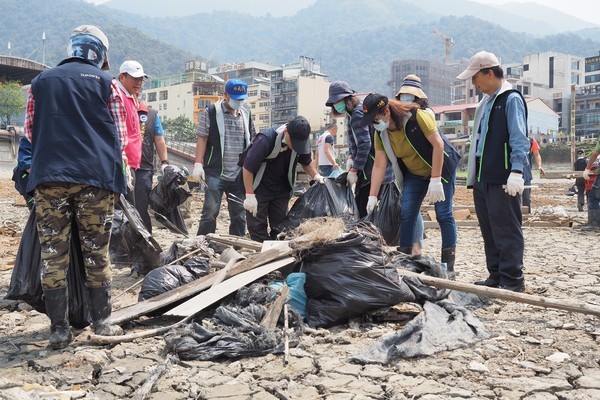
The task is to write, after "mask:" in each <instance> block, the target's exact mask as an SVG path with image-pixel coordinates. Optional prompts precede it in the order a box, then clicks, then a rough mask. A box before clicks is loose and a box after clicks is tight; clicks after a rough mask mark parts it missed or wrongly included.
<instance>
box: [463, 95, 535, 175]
mask: <svg viewBox="0 0 600 400" xmlns="http://www.w3.org/2000/svg"><path fill="white" fill-rule="evenodd" d="M510 93H518V94H519V96H521V98H522V99H523V106H524V107H525V118H527V103H526V102H525V99H524V98H523V95H522V94H521V92H519V91H518V90H507V91H505V92H503V93H501V94H499V95H498V96H496V99H494V104H492V108H491V110H490V118H489V121H488V130H487V134H486V135H485V142H484V144H483V151H482V153H481V160H480V166H479V168H480V170H479V176H480V179H479V181H480V182H487V183H494V184H497V185H502V184H505V183H506V180H507V179H508V176H509V175H510V171H511V170H512V164H511V163H510V154H511V152H512V148H511V147H510V142H509V134H508V122H507V120H506V101H507V99H508V95H509V94H510ZM471 145H474V144H473V143H472V144H471ZM521 172H523V171H521Z"/></svg>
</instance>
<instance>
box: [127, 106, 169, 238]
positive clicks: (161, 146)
mask: <svg viewBox="0 0 600 400" xmlns="http://www.w3.org/2000/svg"><path fill="white" fill-rule="evenodd" d="M138 117H139V123H140V130H141V132H142V160H141V161H140V167H139V168H138V169H137V170H136V171H135V187H134V193H135V208H136V210H138V212H139V213H140V217H141V218H142V221H143V222H144V226H145V227H146V229H147V230H148V232H150V233H152V221H151V219H150V214H148V200H149V198H150V191H151V190H152V177H153V176H154V164H155V163H154V153H158V158H159V160H160V168H161V172H164V170H165V168H166V167H167V165H169V160H168V155H167V143H166V142H165V131H164V130H163V127H162V123H161V122H160V118H159V117H158V112H157V111H156V110H155V109H153V108H151V107H148V106H147V105H146V103H144V102H140V106H139V108H138ZM155 149H156V150H155Z"/></svg>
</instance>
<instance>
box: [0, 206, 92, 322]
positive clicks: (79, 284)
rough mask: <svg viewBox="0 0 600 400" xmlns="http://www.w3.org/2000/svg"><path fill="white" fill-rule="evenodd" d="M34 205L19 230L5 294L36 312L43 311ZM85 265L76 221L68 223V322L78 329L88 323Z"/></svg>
mask: <svg viewBox="0 0 600 400" xmlns="http://www.w3.org/2000/svg"><path fill="white" fill-rule="evenodd" d="M36 220H37V218H36V215H35V206H34V207H33V209H32V210H31V212H30V214H29V219H28V220H27V224H26V225H25V229H23V235H22V236H21V243H20V244H19V250H18V251H17V257H16V260H15V265H14V267H13V272H12V276H11V280H10V285H9V287H8V293H7V294H6V297H5V299H6V300H21V301H24V302H25V303H27V304H29V305H30V306H31V307H33V308H34V309H35V310H36V311H38V312H41V313H44V314H45V313H46V305H45V303H44V299H43V291H42V258H41V247H40V241H39V237H38V233H37V227H36ZM85 277H86V273H85V267H84V264H83V254H82V253H81V246H80V243H79V231H78V228H77V223H75V222H73V224H72V226H71V259H70V262H69V270H68V272H67V287H68V292H69V322H70V324H71V326H73V327H75V328H77V329H82V328H85V327H86V326H88V325H90V323H91V316H90V311H89V307H88V304H89V303H90V302H89V295H88V291H87V287H86V286H85Z"/></svg>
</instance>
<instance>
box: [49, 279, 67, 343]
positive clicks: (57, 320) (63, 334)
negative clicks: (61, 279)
mask: <svg viewBox="0 0 600 400" xmlns="http://www.w3.org/2000/svg"><path fill="white" fill-rule="evenodd" d="M43 292H44V303H45V304H46V315H48V318H50V340H49V346H50V348H52V349H54V350H60V349H64V348H65V347H67V346H68V345H69V343H70V342H71V340H72V339H73V336H72V335H71V329H70V328H69V292H68V289H67V287H66V286H65V287H63V288H57V289H44V290H43Z"/></svg>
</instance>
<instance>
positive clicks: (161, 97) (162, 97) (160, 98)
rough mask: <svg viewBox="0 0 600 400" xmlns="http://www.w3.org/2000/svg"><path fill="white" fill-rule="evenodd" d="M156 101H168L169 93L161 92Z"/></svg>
mask: <svg viewBox="0 0 600 400" xmlns="http://www.w3.org/2000/svg"><path fill="white" fill-rule="evenodd" d="M158 99H159V100H168V99H169V92H168V91H167V90H161V91H160V92H159V94H158Z"/></svg>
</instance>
